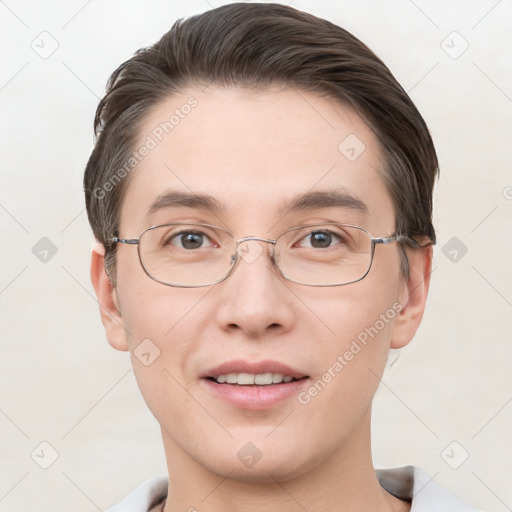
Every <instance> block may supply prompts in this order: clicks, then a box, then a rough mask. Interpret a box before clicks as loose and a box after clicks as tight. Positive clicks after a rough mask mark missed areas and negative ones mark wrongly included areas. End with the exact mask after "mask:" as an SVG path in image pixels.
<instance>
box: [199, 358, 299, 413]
mask: <svg viewBox="0 0 512 512" xmlns="http://www.w3.org/2000/svg"><path fill="white" fill-rule="evenodd" d="M201 377H202V379H201V380H202V381H203V383H204V384H205V385H206V387H207V389H208V391H209V392H210V393H212V394H213V395H214V396H216V397H219V398H221V399H222V400H224V401H226V402H228V403H229V404H230V405H232V406H234V407H236V408H239V409H251V410H262V409H268V408H270V407H274V406H276V405H278V404H280V403H282V402H284V401H285V400H286V399H290V398H292V397H293V396H296V395H297V394H298V393H299V392H300V390H301V389H302V388H303V387H304V386H305V385H306V383H307V382H308V381H309V376H308V375H305V374H304V373H302V372H300V371H298V370H295V369H293V368H291V367H289V366H287V365H283V364H281V363H278V362H276V361H260V362H248V361H241V360H239V361H230V362H228V363H224V364H222V365H219V366H217V367H215V368H212V369H211V370H209V371H208V372H206V373H205V374H204V375H202V376H201Z"/></svg>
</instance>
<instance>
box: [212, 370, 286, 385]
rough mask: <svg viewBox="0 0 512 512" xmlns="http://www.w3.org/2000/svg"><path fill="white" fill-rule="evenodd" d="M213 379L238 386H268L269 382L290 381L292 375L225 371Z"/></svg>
mask: <svg viewBox="0 0 512 512" xmlns="http://www.w3.org/2000/svg"><path fill="white" fill-rule="evenodd" d="M215 380H216V381H217V382H219V383H220V384H223V383H227V384H238V385H239V386H251V385H254V384H257V385H259V386H268V385H269V384H280V383H281V382H291V381H292V380H293V377H291V376H290V375H284V374H282V373H270V372H269V373H258V374H256V375H255V374H253V373H226V374H222V375H218V376H217V377H216V378H215Z"/></svg>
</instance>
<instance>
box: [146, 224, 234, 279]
mask: <svg viewBox="0 0 512 512" xmlns="http://www.w3.org/2000/svg"><path fill="white" fill-rule="evenodd" d="M234 251H235V243H234V240H233V238H232V237H231V235H230V234H229V233H228V232H227V231H224V230H222V229H220V228H217V227H215V226H209V225H204V224H168V225H165V226H156V227H152V228H150V229H148V230H147V231H145V232H144V233H143V234H142V236H141V237H140V242H139V255H140V261H141V263H142V266H143V268H144V270H145V271H146V273H147V274H148V275H149V276H150V277H151V278H153V279H155V280H156V281H159V282H161V283H164V284H169V285H174V286H184V287H187V286H206V285H208V284H214V283H215V282H217V281H219V280H221V279H222V278H223V277H225V276H226V275H227V274H228V273H229V271H230V269H231V266H232V263H233V261H232V254H233V253H234Z"/></svg>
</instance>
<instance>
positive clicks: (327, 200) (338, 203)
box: [145, 190, 368, 217]
mask: <svg viewBox="0 0 512 512" xmlns="http://www.w3.org/2000/svg"><path fill="white" fill-rule="evenodd" d="M180 207H185V208H195V209H200V210H208V211H211V212H212V213H215V214H216V215H221V214H222V213H223V212H224V211H225V207H224V206H223V205H222V203H220V202H219V201H218V200H217V199H215V198H214V197H212V196H209V195H205V194H196V193H189V192H177V191H167V192H163V193H162V194H160V195H158V196H157V197H156V199H155V200H154V201H153V203H151V205H150V206H149V207H148V208H147V211H146V215H145V216H146V217H149V216H150V215H152V214H154V213H156V212H158V211H160V210H164V209H167V208H180ZM322 208H344V209H348V210H353V211H356V212H359V213H362V214H366V213H367V212H368V207H367V206H366V204H365V203H364V202H363V201H362V200H361V199H359V198H358V197H356V196H355V195H353V194H351V193H350V192H348V191H345V190H325V191H315V192H306V193H304V194H299V195H297V196H294V197H292V198H291V199H288V200H286V201H285V202H284V204H283V205H282V206H281V208H280V214H281V215H283V214H289V213H291V212H295V211H308V210H319V209H322Z"/></svg>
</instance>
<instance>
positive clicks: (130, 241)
mask: <svg viewBox="0 0 512 512" xmlns="http://www.w3.org/2000/svg"><path fill="white" fill-rule="evenodd" d="M168 226H199V227H201V226H203V227H207V228H214V229H220V230H221V231H224V232H225V233H227V234H228V235H230V236H231V237H232V238H234V237H233V235H232V234H231V233H230V232H229V231H227V230H226V229H224V228H221V227H220V226H215V225H213V224H204V223H195V222H169V223H166V224H157V225H155V226H150V227H149V228H147V229H145V230H144V231H143V232H142V233H141V234H140V236H139V238H120V237H117V236H114V237H112V238H111V239H109V242H110V243H111V244H126V245H137V246H138V247H137V253H138V256H139V262H140V265H141V267H142V269H143V270H144V272H145V274H146V275H147V276H148V277H149V278H151V279H153V281H156V282H157V283H161V284H163V285H166V286H172V287H174V288H203V287H205V286H212V285H214V284H218V283H222V281H225V280H226V279H227V278H228V277H229V276H230V275H231V274H232V273H233V272H234V271H235V269H236V267H237V266H238V263H239V261H240V259H243V258H241V257H240V255H239V251H238V247H239V246H240V244H242V243H244V242H247V241H249V240H255V241H258V242H264V243H268V244H271V245H272V246H273V247H275V245H276V243H277V241H278V240H279V238H281V237H282V236H283V235H285V234H286V233H289V232H290V231H294V230H298V229H302V228H308V227H312V228H314V227H316V226H319V227H320V226H341V227H349V228H355V229H359V230H361V231H364V233H366V234H367V235H368V237H369V238H370V241H371V250H370V264H369V265H368V270H367V271H366V272H365V273H364V275H363V276H362V277H360V278H358V279H354V280H353V281H348V282H346V283H341V284H307V283H301V282H300V281H296V280H294V279H290V278H289V277H287V276H286V275H285V274H284V273H283V271H282V270H281V268H280V267H279V265H278V264H277V262H276V260H275V258H274V253H273V252H272V253H270V254H269V257H270V259H271V260H272V263H273V265H274V267H275V268H276V269H277V270H278V271H279V273H280V274H281V276H282V277H284V279H286V280H287V281H290V282H292V283H296V284H300V285H302V286H314V287H332V286H345V285H347V284H352V283H357V282H359V281H362V280H363V279H364V278H365V277H366V276H367V275H368V274H369V272H370V270H371V268H372V264H373V258H374V254H375V246H376V245H377V244H382V245H388V244H391V243H393V242H399V243H405V244H407V245H410V246H412V247H422V246H421V245H420V244H419V243H418V242H417V241H416V240H414V239H412V238H409V237H408V236H406V235H400V234H396V233H395V234H393V235H390V236H386V237H372V235H371V234H370V233H369V232H368V231H367V230H366V229H365V228H362V227H360V226H355V225H353V224H344V223H340V222H326V223H323V224H305V225H302V226H294V227H292V228H289V229H287V230H286V231H283V232H282V233H281V234H280V235H279V236H277V237H276V239H275V240H273V239H270V238H262V237H259V236H244V237H242V238H238V239H235V240H234V241H235V253H234V254H233V255H231V268H230V269H229V271H228V272H227V273H226V275H225V276H223V277H222V278H220V279H218V280H216V281H213V282H211V283H207V284H199V285H197V284H192V285H182V284H174V283H168V282H166V281H162V280H160V279H157V278H156V277H154V276H153V275H151V273H150V272H149V271H148V270H147V268H146V267H145V265H144V262H143V261H142V257H141V254H140V240H141V238H142V237H143V236H144V234H145V233H147V232H148V231H151V230H153V229H156V228H161V227H168Z"/></svg>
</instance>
